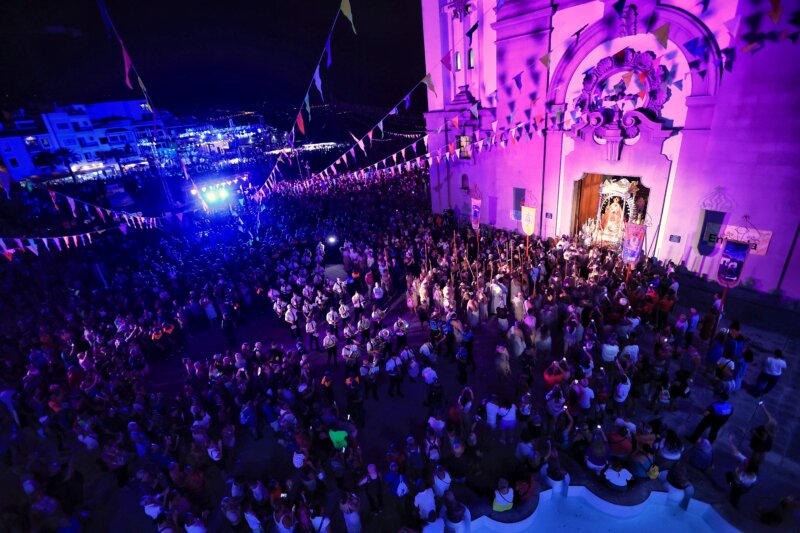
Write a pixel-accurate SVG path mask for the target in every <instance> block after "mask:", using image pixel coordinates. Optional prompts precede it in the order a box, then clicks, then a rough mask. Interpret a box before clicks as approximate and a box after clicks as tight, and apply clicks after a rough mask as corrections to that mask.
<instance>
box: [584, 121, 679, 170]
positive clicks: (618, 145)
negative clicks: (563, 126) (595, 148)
mask: <svg viewBox="0 0 800 533" xmlns="http://www.w3.org/2000/svg"><path fill="white" fill-rule="evenodd" d="M642 130H646V131H647V133H648V135H650V136H654V137H659V138H664V139H666V138H667V137H669V136H670V135H671V131H670V130H667V129H664V128H663V127H662V125H661V124H660V123H658V122H655V121H653V120H650V118H649V117H647V116H646V115H645V114H644V113H642V112H640V111H628V112H626V113H623V112H622V110H621V109H618V108H613V109H609V108H606V109H603V110H602V111H594V112H591V113H589V114H586V115H583V116H582V117H581V119H580V121H579V122H578V124H577V125H576V127H575V128H573V129H572V131H571V132H570V133H569V135H570V136H571V137H573V138H580V139H584V140H585V139H592V140H594V142H596V143H597V144H601V145H605V146H606V160H608V161H619V159H620V156H621V154H622V147H623V146H625V145H633V144H636V142H638V140H639V137H640V134H641V133H642Z"/></svg>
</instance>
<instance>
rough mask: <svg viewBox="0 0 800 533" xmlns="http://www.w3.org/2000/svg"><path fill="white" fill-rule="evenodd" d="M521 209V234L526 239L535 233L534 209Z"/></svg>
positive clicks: (525, 207) (523, 207) (522, 207)
mask: <svg viewBox="0 0 800 533" xmlns="http://www.w3.org/2000/svg"><path fill="white" fill-rule="evenodd" d="M521 209H522V232H523V233H525V235H527V236H528V237H530V236H531V235H533V234H534V232H535V231H536V208H535V207H528V206H526V205H523V206H521Z"/></svg>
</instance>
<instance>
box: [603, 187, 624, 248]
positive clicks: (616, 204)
mask: <svg viewBox="0 0 800 533" xmlns="http://www.w3.org/2000/svg"><path fill="white" fill-rule="evenodd" d="M598 229H599V231H600V239H601V240H602V241H604V242H619V241H621V240H622V235H623V233H624V232H625V217H624V211H623V207H622V201H621V199H620V197H619V196H614V197H613V198H612V199H611V201H610V202H609V204H608V205H607V206H606V209H605V211H604V212H603V215H602V217H601V218H600V227H599V228H598Z"/></svg>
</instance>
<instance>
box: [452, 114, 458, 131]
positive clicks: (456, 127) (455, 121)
mask: <svg viewBox="0 0 800 533" xmlns="http://www.w3.org/2000/svg"><path fill="white" fill-rule="evenodd" d="M451 122H452V123H453V127H454V128H455V129H458V116H455V117H453V120H452V121H451Z"/></svg>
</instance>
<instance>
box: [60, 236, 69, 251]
mask: <svg viewBox="0 0 800 533" xmlns="http://www.w3.org/2000/svg"><path fill="white" fill-rule="evenodd" d="M61 238H62V239H64V244H66V245H67V248H69V237H61Z"/></svg>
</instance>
